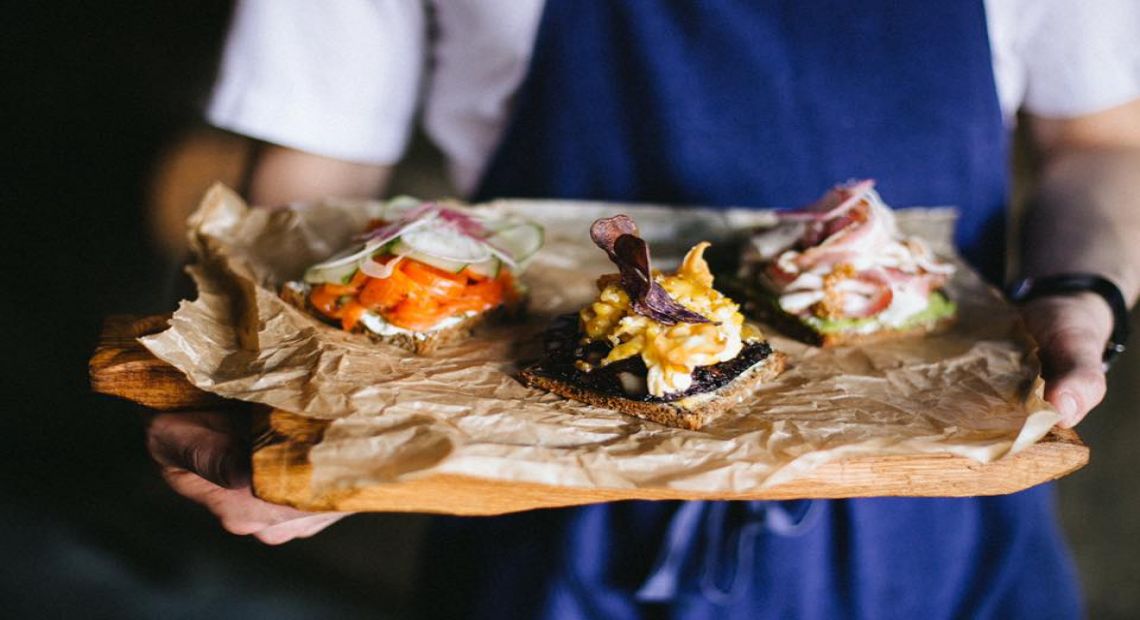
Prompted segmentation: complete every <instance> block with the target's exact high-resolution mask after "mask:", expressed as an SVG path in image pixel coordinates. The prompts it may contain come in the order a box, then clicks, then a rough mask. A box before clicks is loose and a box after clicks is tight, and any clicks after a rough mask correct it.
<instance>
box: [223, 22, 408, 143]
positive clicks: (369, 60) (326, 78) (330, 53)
mask: <svg viewBox="0 0 1140 620" xmlns="http://www.w3.org/2000/svg"><path fill="white" fill-rule="evenodd" d="M425 29H426V18H425V15H424V7H423V3H422V2H421V1H420V0H337V1H336V2H314V1H312V0H242V1H241V2H239V3H238V5H237V7H236V8H235V12H234V16H233V21H232V23H231V25H230V33H229V38H228V39H227V42H226V46H225V51H224V52H223V56H222V63H221V67H220V69H219V73H218V79H217V82H216V84H215V86H214V91H213V94H212V96H211V98H210V102H209V104H208V106H207V109H206V118H207V120H209V122H210V123H212V124H214V125H216V126H218V127H221V128H224V129H228V130H231V131H234V132H237V133H241V134H244V135H247V136H251V137H254V138H258V139H261V140H265V141H267V142H272V143H274V144H280V145H282V146H288V147H291V148H296V149H299V150H303V151H308V152H311V153H316V154H319V155H324V156H327V157H333V158H336V159H343V160H346V161H354V162H362V163H372V164H391V163H395V162H396V161H398V160H399V159H400V157H401V156H402V155H403V153H404V149H405V148H406V147H407V143H408V140H409V136H410V134H411V129H412V125H413V119H414V117H415V113H416V105H417V99H418V97H419V92H420V84H421V81H422V74H423V70H424V63H425V56H426V52H425V38H426V32H425Z"/></svg>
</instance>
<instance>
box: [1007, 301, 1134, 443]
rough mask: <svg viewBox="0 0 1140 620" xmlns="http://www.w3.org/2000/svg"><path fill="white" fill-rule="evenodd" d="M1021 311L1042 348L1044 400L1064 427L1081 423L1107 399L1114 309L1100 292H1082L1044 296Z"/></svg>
mask: <svg viewBox="0 0 1140 620" xmlns="http://www.w3.org/2000/svg"><path fill="white" fill-rule="evenodd" d="M1022 314H1023V315H1024V317H1025V322H1026V325H1027V326H1028V327H1029V331H1030V333H1032V334H1033V337H1034V338H1036V339H1037V343H1038V344H1039V345H1040V347H1041V349H1040V351H1039V354H1040V356H1041V363H1042V373H1043V375H1044V377H1045V399H1046V400H1048V401H1049V402H1050V403H1052V404H1053V406H1054V407H1056V408H1057V411H1058V413H1060V414H1061V422H1060V425H1061V426H1063V427H1065V428H1071V427H1073V426H1076V425H1077V423H1079V422H1080V421H1081V420H1082V419H1083V418H1084V417H1085V415H1086V414H1087V413H1088V412H1089V410H1091V409H1092V408H1093V407H1095V406H1096V405H1097V404H1098V403H1099V402H1100V401H1101V400H1102V399H1103V398H1104V393H1105V377H1104V364H1103V362H1102V361H1101V360H1102V357H1103V355H1104V346H1105V343H1107V342H1108V338H1109V335H1110V334H1111V332H1112V310H1111V309H1110V308H1109V307H1108V304H1107V303H1106V302H1105V301H1104V300H1103V299H1101V298H1100V296H1098V295H1096V294H1094V293H1081V294H1079V295H1063V296H1062V295H1052V296H1046V297H1039V298H1037V299H1034V300H1032V301H1030V302H1028V303H1026V304H1025V305H1024V306H1023V307H1022Z"/></svg>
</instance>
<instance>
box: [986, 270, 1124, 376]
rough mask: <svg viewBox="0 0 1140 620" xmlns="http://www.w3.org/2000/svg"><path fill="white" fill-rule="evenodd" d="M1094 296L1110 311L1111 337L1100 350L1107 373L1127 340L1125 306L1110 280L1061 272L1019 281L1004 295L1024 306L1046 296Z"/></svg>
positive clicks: (1122, 350)
mask: <svg viewBox="0 0 1140 620" xmlns="http://www.w3.org/2000/svg"><path fill="white" fill-rule="evenodd" d="M1084 292H1089V293H1096V294H1097V295H1100V296H1101V297H1103V298H1104V300H1105V301H1106V302H1108V307H1109V308H1112V321H1113V324H1112V336H1111V337H1110V338H1109V339H1108V344H1107V345H1105V347H1104V358H1103V359H1104V367H1105V369H1106V370H1107V369H1108V367H1109V366H1110V365H1111V364H1112V361H1113V360H1114V359H1116V357H1117V356H1118V355H1120V354H1121V353H1123V352H1124V345H1125V343H1126V342H1127V341H1128V331H1129V328H1128V304H1127V303H1126V302H1125V301H1124V295H1123V294H1122V293H1121V292H1120V289H1119V288H1118V287H1117V286H1116V285H1115V284H1113V283H1112V280H1109V279H1108V278H1105V277H1104V276H1098V275H1096V274H1091V273H1062V274H1057V275H1052V276H1043V277H1040V278H1022V279H1020V280H1017V281H1015V282H1013V283H1012V284H1010V285H1009V287H1008V288H1007V289H1006V294H1007V295H1009V298H1010V299H1011V300H1013V301H1014V303H1018V304H1021V303H1025V302H1027V301H1029V300H1031V299H1036V298H1038V297H1044V296H1046V295H1068V294H1073V293H1084Z"/></svg>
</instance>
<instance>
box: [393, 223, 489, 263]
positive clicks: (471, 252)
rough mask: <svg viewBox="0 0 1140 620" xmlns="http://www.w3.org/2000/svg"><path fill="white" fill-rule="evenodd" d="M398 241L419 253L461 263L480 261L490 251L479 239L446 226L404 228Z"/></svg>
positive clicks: (484, 258) (487, 256) (485, 257)
mask: <svg viewBox="0 0 1140 620" xmlns="http://www.w3.org/2000/svg"><path fill="white" fill-rule="evenodd" d="M400 241H401V242H402V243H404V244H405V245H407V246H408V247H410V248H411V249H412V250H414V251H416V252H419V253H420V254H426V255H428V256H433V257H435V258H441V259H444V260H448V261H455V262H462V263H481V262H483V261H485V260H487V259H489V258H491V251H490V250H489V249H487V246H486V245H484V244H483V243H482V242H481V241H480V240H478V239H474V238H472V237H469V236H467V235H465V234H463V233H461V232H459V231H458V230H455V229H453V228H450V227H447V226H421V227H419V228H416V229H413V230H405V231H404V232H403V233H402V234H401V235H400Z"/></svg>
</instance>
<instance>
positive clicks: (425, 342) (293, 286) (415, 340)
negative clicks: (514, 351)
mask: <svg viewBox="0 0 1140 620" xmlns="http://www.w3.org/2000/svg"><path fill="white" fill-rule="evenodd" d="M307 292H308V285H306V284H304V283H300V282H289V283H287V284H286V285H285V286H283V287H281V293H280V296H281V299H283V300H285V302H286V303H288V304H289V305H291V306H294V307H296V308H298V309H300V310H302V311H304V312H305V313H306V314H308V315H310V316H312V317H313V318H315V319H317V320H319V321H321V322H322V323H325V324H327V325H331V326H334V327H337V328H339V327H340V326H339V324H337V323H336V322H333V321H329V320H328V319H326V318H324V317H323V316H322V315H321V313H320V312H317V310H316V309H315V308H313V306H312V304H310V303H309V296H308V294H307ZM521 307H522V304H521V303H520V304H516V305H515V306H514V307H512V308H509V309H508V308H505V307H500V308H497V309H495V310H491V311H489V312H483V313H480V314H476V315H474V316H471V317H468V318H466V319H464V320H463V321H460V322H459V323H456V324H455V325H452V326H450V327H447V328H445V329H437V330H433V331H430V332H419V333H415V334H393V335H391V336H381V335H379V334H376V333H374V332H372V331H370V330H368V329H367V328H366V327H364V325H363V324H360V323H357V324H356V327H355V328H354V329H353V330H352V332H353V333H355V334H365V335H366V336H368V338H369V339H371V340H372V341H373V342H381V343H384V344H390V345H393V346H397V347H400V348H401V349H404V350H405V351H411V352H412V353H415V354H417V355H423V354H426V353H431V352H432V351H435V350H436V349H438V348H440V347H442V346H444V345H447V344H451V343H454V342H461V341H463V340H466V339H467V338H470V337H471V332H472V331H473V330H474V329H475V328H476V327H478V326H479V325H482V324H483V323H484V322H486V321H488V320H491V319H493V318H494V319H498V318H501V317H504V316H513V315H515V314H517V313H518V312H519V311H520V309H521Z"/></svg>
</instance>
